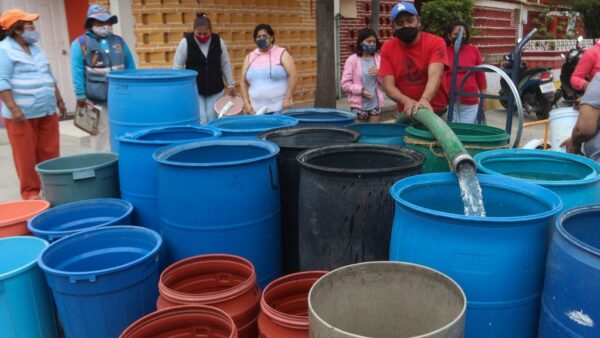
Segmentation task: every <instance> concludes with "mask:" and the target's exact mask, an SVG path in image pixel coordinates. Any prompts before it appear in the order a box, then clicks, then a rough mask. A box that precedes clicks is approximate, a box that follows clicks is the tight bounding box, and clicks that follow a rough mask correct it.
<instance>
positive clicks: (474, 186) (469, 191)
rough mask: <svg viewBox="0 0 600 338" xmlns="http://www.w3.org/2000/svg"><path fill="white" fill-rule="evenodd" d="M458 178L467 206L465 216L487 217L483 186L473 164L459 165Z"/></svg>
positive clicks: (462, 163)
mask: <svg viewBox="0 0 600 338" xmlns="http://www.w3.org/2000/svg"><path fill="white" fill-rule="evenodd" d="M456 176H458V184H459V185H460V196H461V197H462V200H463V204H464V205H465V215H466V216H479V217H485V206H484V205H483V196H482V194H481V186H480V185H479V180H478V179H477V175H475V167H474V166H473V164H472V163H470V162H467V161H462V162H461V163H459V165H458V171H457V173H456Z"/></svg>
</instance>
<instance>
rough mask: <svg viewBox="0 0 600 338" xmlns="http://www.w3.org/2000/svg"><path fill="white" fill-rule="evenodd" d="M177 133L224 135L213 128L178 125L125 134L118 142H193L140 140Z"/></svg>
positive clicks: (156, 143) (182, 141) (167, 143)
mask: <svg viewBox="0 0 600 338" xmlns="http://www.w3.org/2000/svg"><path fill="white" fill-rule="evenodd" d="M177 131H199V132H200V131H207V132H212V133H213V135H212V136H208V137H219V136H221V135H222V134H223V133H222V132H221V131H220V130H219V129H217V128H215V127H212V126H197V125H191V124H188V125H177V126H167V127H156V128H148V129H143V130H137V131H133V132H125V133H124V134H121V135H119V136H118V137H117V141H119V142H122V143H131V144H150V145H170V144H174V143H184V142H190V141H192V140H169V141H167V140H140V138H141V137H144V136H147V135H151V134H154V133H161V132H177Z"/></svg>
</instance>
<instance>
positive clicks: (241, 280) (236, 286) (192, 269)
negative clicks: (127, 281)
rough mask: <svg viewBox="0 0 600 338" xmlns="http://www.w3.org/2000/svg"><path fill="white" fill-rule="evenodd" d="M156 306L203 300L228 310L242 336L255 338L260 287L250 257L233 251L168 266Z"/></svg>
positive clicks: (159, 288)
mask: <svg viewBox="0 0 600 338" xmlns="http://www.w3.org/2000/svg"><path fill="white" fill-rule="evenodd" d="M158 291H159V293H160V296H159V297H158V301H157V302H156V307H157V308H158V309H159V310H160V309H165V308H168V307H173V306H178V305H190V304H201V305H210V306H214V307H217V308H219V309H221V310H223V311H225V312H226V313H227V314H228V315H229V316H231V318H232V319H233V321H234V322H235V325H236V327H237V328H238V335H239V337H240V338H250V337H252V338H256V337H257V335H258V327H257V319H258V313H259V310H260V305H259V302H260V289H259V288H258V285H257V284H256V273H255V271H254V266H253V265H252V263H250V261H248V260H246V259H244V258H242V257H238V256H233V255H225V254H215V255H200V256H194V257H190V258H187V259H184V260H181V261H179V262H176V263H174V264H172V265H170V266H169V267H167V268H166V269H165V270H164V271H163V273H162V274H161V275H160V280H159V283H158Z"/></svg>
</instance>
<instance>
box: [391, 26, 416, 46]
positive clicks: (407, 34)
mask: <svg viewBox="0 0 600 338" xmlns="http://www.w3.org/2000/svg"><path fill="white" fill-rule="evenodd" d="M417 34H419V28H417V27H402V28H400V29H396V31H395V32H394V35H395V36H396V37H397V38H398V39H400V41H402V42H404V43H406V44H409V43H411V42H413V41H415V39H416V38H417Z"/></svg>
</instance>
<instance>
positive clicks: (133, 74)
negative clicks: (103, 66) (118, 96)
mask: <svg viewBox="0 0 600 338" xmlns="http://www.w3.org/2000/svg"><path fill="white" fill-rule="evenodd" d="M152 75H154V77H152ZM196 76H198V73H197V72H196V71H194V70H190V69H169V68H161V69H126V70H116V71H112V72H109V73H108V79H109V80H118V82H124V81H136V82H138V81H140V80H141V81H144V80H148V79H151V80H152V81H153V82H158V81H173V80H175V81H178V80H188V79H195V78H196ZM123 80H124V81H123ZM109 84H110V81H109Z"/></svg>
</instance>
